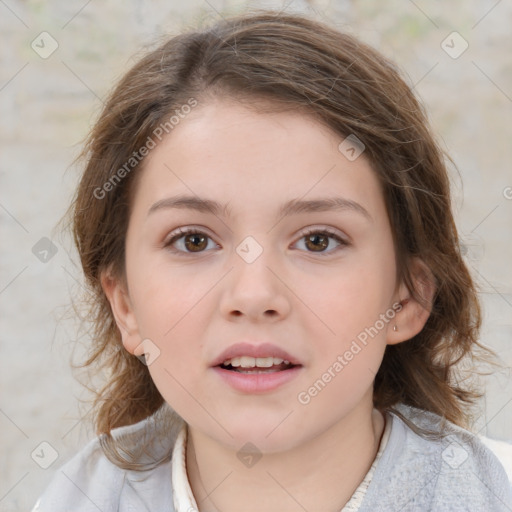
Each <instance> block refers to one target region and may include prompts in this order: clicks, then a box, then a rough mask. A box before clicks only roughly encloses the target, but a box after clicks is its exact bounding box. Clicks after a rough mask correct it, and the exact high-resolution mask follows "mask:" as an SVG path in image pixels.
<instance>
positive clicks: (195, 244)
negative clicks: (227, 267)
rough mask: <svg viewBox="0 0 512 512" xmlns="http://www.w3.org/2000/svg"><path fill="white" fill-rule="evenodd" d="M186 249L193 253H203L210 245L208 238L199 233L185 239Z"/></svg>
mask: <svg viewBox="0 0 512 512" xmlns="http://www.w3.org/2000/svg"><path fill="white" fill-rule="evenodd" d="M184 240H185V247H186V248H187V250H189V251H191V252H198V251H202V250H203V249H205V248H206V246H207V245H208V242H207V237H206V236H204V235H201V234H199V233H197V234H193V235H186V236H185V237H184Z"/></svg>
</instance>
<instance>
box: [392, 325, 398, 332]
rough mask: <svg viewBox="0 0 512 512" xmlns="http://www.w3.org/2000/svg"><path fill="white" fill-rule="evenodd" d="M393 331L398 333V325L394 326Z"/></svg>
mask: <svg viewBox="0 0 512 512" xmlns="http://www.w3.org/2000/svg"><path fill="white" fill-rule="evenodd" d="M393 331H395V332H396V331H398V327H397V326H396V324H395V325H393Z"/></svg>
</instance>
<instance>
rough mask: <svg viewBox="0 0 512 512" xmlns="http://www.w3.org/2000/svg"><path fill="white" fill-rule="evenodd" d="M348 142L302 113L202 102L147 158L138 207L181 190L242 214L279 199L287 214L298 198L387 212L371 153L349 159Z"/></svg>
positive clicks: (223, 102)
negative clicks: (337, 200)
mask: <svg viewBox="0 0 512 512" xmlns="http://www.w3.org/2000/svg"><path fill="white" fill-rule="evenodd" d="M344 139H345V137H343V136H340V135H339V134H336V133H335V132H333V131H332V130H330V129H328V128H327V127H326V126H324V125H323V124H321V123H320V122H319V121H317V120H316V119H314V118H313V117H312V116H307V115H304V114H301V113H296V112H283V111H282V110H281V111H276V112H272V111H271V110H270V109H269V108H268V107H267V108H265V110H264V111H262V112H258V111H255V110H254V109H252V108H251V109H249V108H247V107H245V106H243V105H241V104H239V103H235V102H230V101H221V100H217V101H213V102H210V103H207V104H205V105H199V106H198V107H196V108H195V109H194V110H193V111H192V112H191V113H190V114H189V115H187V116H186V117H184V118H183V119H181V120H180V122H179V124H178V125H176V126H175V127H174V129H173V130H172V131H171V132H170V134H169V135H167V136H166V137H165V138H164V139H163V140H162V142H161V143H159V144H158V145H157V146H156V148H155V149H153V150H152V151H151V153H150V154H149V155H148V157H147V158H146V161H145V164H144V169H143V171H142V173H141V176H140V180H138V182H139V183H138V186H137V189H138V190H137V193H136V202H137V203H141V202H142V203H144V204H145V206H146V207H148V205H149V203H151V205H153V204H154V203H155V202H157V201H163V200H165V199H166V198H167V197H168V196H169V195H175V194H176V193H179V194H181V195H183V194H186V195H188V196H194V195H196V196H200V197H201V198H210V199H212V200H216V201H217V202H218V203H219V204H220V203H222V204H223V205H224V206H225V210H224V213H234V214H236V213H237V210H238V209H244V210H247V209H251V208H259V207H262V208H265V209H268V207H269V204H270V203H271V202H272V201H274V202H276V203H277V202H278V203H280V204H279V205H278V207H279V208H280V209H281V210H282V203H284V202H286V201H288V202H289V201H290V200H292V199H296V198H303V199H314V198H315V197H319V196H322V197H325V196H338V195H343V197H344V198H346V199H347V200H349V201H350V200H353V201H357V202H358V203H360V202H361V201H362V202H364V203H365V204H366V205H367V206H368V208H367V209H368V210H371V209H377V210H382V208H383V206H384V204H383V198H382V192H381V189H380V185H379V182H378V179H377V176H376V175H375V173H374V171H373V169H372V167H371V165H370V163H369V161H368V160H367V159H366V158H365V155H364V153H363V154H362V155H361V156H359V157H358V158H356V159H355V160H350V159H348V158H347V157H346V155H345V154H344V153H343V152H342V151H340V149H339V146H340V143H342V142H343V141H344ZM227 203H229V206H227ZM372 203H375V204H372ZM151 205H150V206H149V207H151Z"/></svg>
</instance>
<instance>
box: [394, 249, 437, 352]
mask: <svg viewBox="0 0 512 512" xmlns="http://www.w3.org/2000/svg"><path fill="white" fill-rule="evenodd" d="M411 277H412V280H413V281H414V285H415V288H416V290H417V293H418V295H419V299H418V300H417V299H415V298H414V297H413V296H412V294H411V292H410V290H409V289H408V288H407V286H406V285H405V283H404V282H402V283H400V285H399V287H398V293H397V297H396V298H397V301H396V302H398V303H400V305H401V308H395V311H396V314H395V318H394V319H393V320H392V321H391V322H390V327H389V328H388V330H387V343H388V345H396V344H397V343H401V342H403V341H407V340H410V339H411V338H413V337H414V336H416V334H418V333H419V332H420V331H421V330H422V329H423V327H424V326H425V324H426V323H427V320H428V317H429V316H430V313H431V311H432V302H433V300H434V295H435V292H436V284H435V278H434V276H433V274H432V272H431V271H430V269H429V268H428V267H427V265H426V264H425V263H424V262H423V261H422V260H421V259H419V258H414V259H413V261H412V264H411Z"/></svg>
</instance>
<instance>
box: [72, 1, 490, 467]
mask: <svg viewBox="0 0 512 512" xmlns="http://www.w3.org/2000/svg"><path fill="white" fill-rule="evenodd" d="M224 97H229V98H231V99H233V98H236V99H238V100H240V101H244V102H245V103H247V104H248V105H250V106H251V108H255V109H259V110H264V109H265V108H271V109H273V110H274V111H275V110H277V109H282V110H283V111H287V110H293V111H297V110H298V111H300V112H303V113H304V115H308V116H312V117H314V118H315V119H316V120H318V121H319V122H321V123H323V125H325V126H327V127H329V128H330V129H331V130H333V131H334V132H335V133H338V134H339V135H340V137H346V136H348V135H351V134H354V135H356V136H357V138H358V139H360V140H361V141H362V142H363V143H364V145H365V154H366V155H367V157H368V158H369V160H370V162H371V165H372V168H373V170H374V172H375V173H376V175H377V176H378V179H379V180H380V183H381V185H382V189H383V193H384V199H385V203H386V207H387V211H388V214H389V218H390V222H391V226H392V231H393V237H394V244H395V251H396V255H397V269H398V274H399V278H400V279H403V280H404V282H405V283H406V285H407V286H408V288H409V291H410V292H411V293H412V294H413V296H414V297H415V298H417V299H418V300H420V301H421V300H422V298H421V297H420V296H419V293H418V292H417V290H416V288H415V284H414V281H413V279H412V262H413V259H414V258H415V257H419V258H421V260H422V261H423V262H424V263H425V264H426V266H427V267H428V269H429V270H430V272H431V274H432V276H433V278H434V280H435V285H436V293H435V297H434V299H433V302H432V305H431V306H432V309H431V314H430V317H429V319H428V321H427V323H426V325H425V326H424V328H423V329H422V331H421V332H420V333H419V334H417V335H416V336H415V337H413V338H412V339H410V340H408V341H407V342H404V343H400V344H397V345H392V346H387V348H386V350H385V354H384V358H383V361H382V365H381V367H380V369H379V371H378V373H377V375H376V378H375V383H374V405H375V407H376V408H378V409H380V410H382V411H384V410H387V409H392V408H393V407H394V406H395V405H397V404H399V403H403V404H406V405H410V406H414V407H417V408H419V409H422V410H424V411H430V412H433V413H436V414H438V415H440V416H442V417H443V418H445V419H447V420H450V421H452V422H453V423H456V424H459V425H462V426H466V425H467V424H468V422H469V420H470V417H471V416H470V413H469V411H470V407H471V406H472V404H474V403H475V401H476V399H477V398H478V397H479V396H480V395H479V394H478V393H477V392H476V391H475V390H474V389H472V388H470V386H467V385H463V384H464V382H462V380H461V376H460V374H459V372H458V370H457V367H458V363H459V362H460V361H462V360H466V359H467V358H469V361H470V362H476V361H478V357H477V350H476V349H477V348H480V349H483V350H486V349H485V348H484V347H483V346H482V345H480V344H479V342H478V339H477V338H478V333H479V328H480V324H481V313H480V306H479V302H478V298H477V294H476V290H475V286H474V283H473V282H472V279H471V277H470V274H469V272H468V269H467V267H466V265H465V263H464V261H463V259H462V256H461V252H460V247H459V240H458V234H457V229H456V226H455V223H454V219H453V215H452V211H451V199H450V184H449V178H448V172H447V168H446V155H444V153H443V151H442V150H441V149H440V147H439V146H438V144H437V143H436V141H435V138H434V137H433V134H432V131H431V129H430V127H429V123H428V121H427V117H426V114H425V111H424V109H423V107H422V106H421V104H420V103H419V102H418V100H417V99H416V98H415V96H414V94H413V92H412V90H411V88H410V87H409V86H408V85H407V83H406V81H405V80H404V79H403V78H402V77H401V74H400V72H399V70H398V69H397V68H396V66H395V65H394V64H393V63H391V62H390V61H388V60H387V59H386V58H384V57H383V56H382V55H381V54H379V53H378V52H377V51H376V50H374V49H373V48H371V47H369V46H367V45H366V44H363V43H362V42H361V41H359V40H358V39H356V38H354V37H352V36H350V35H347V34H345V33H342V32H340V31H338V30H337V29H334V28H331V27H330V26H328V25H326V24H324V23H319V22H317V21H313V20H311V19H308V18H306V17H303V16H299V15H289V14H283V13H277V12H268V11H263V12H256V13H251V14H244V15H239V16H235V17H231V18H229V19H226V20H223V21H220V22H219V23H216V24H215V25H212V26H210V27H207V28H204V29H200V30H195V31H190V32H186V33H183V34H181V35H177V36H175V37H172V38H170V39H168V40H167V41H165V42H164V43H163V44H161V45H160V46H159V47H158V48H156V49H154V50H151V51H150V52H149V53H147V54H146V55H145V56H144V57H143V58H141V60H140V61H139V62H138V63H136V64H135V65H134V66H133V67H132V68H131V69H130V70H129V71H128V72H127V73H126V74H125V75H124V77H123V78H122V79H121V80H120V81H119V83H118V84H117V85H116V86H115V88H114V89H113V91H112V92H111V94H110V96H109V98H108V100H107V101H106V103H105V106H104V108H103V111H102V112H101V114H100V116H99V119H98V121H97V122H96V124H95V126H94V127H93V129H92V131H91V133H90V135H89V138H88V140H87V143H86V145H85V147H84V150H83V153H82V158H83V159H84V161H85V169H84V171H83V174H82V177H81V181H80V184H79V187H78V189H77V192H76V196H75V198H74V201H73V204H72V206H71V212H72V216H73V233H74V240H75V243H76V246H77V249H78V253H79V255H80V260H81V264H82V267H83V271H84V274H85V278H86V282H87V284H88V287H89V290H90V292H91V293H92V296H93V299H92V300H91V301H90V303H89V306H90V308H89V309H88V311H87V317H88V319H89V320H90V321H91V322H92V329H93V332H92V345H91V352H90V357H89V358H88V359H87V361H85V363H84V365H85V366H88V365H94V366H96V367H98V368H100V369H102V370H107V371H108V375H109V378H108V379H107V381H106V384H105V386H104V387H103V388H102V389H100V390H99V391H98V392H97V397H96V400H95V425H96V430H97V432H98V433H99V434H103V436H101V439H102V443H103V446H104V449H105V452H106V454H107V456H108V457H109V458H110V459H111V460H112V461H113V462H115V463H116V464H118V465H120V466H122V467H134V466H133V465H132V463H131V462H130V460H128V459H127V457H123V456H122V455H121V453H120V450H118V445H117V444H116V443H117V441H116V440H115V439H114V437H112V435H111V430H112V429H114V428H116V427H120V426H124V425H130V424H133V423H136V422H138V421H140V420H143V419H145V418H147V417H149V416H151V415H153V414H154V413H155V412H157V411H159V410H160V411H161V410H162V409H165V408H162V406H163V405H164V400H163V398H162V396H161V395H160V393H159V391H158V390H157V388H156V386H155V385H154V383H153V381H152V379H151V377H150V374H149V371H148V369H147V367H146V366H145V365H144V364H142V363H141V362H140V361H139V359H138V358H137V357H134V356H133V355H131V354H129V353H128V352H127V351H126V350H124V349H123V346H122V343H121V336H120V332H119V331H118V328H117V326H116V323H115V320H114V317H113V314H112V310H111V308H110V304H109V302H108V300H107V298H106V296H105V294H104V292H103V289H102V287H101V283H100V278H101V275H102V273H103V272H106V271H111V272H113V273H114V275H116V276H118V277H121V278H122V277H123V276H124V261H125V235H126V231H127V226H128V220H129V216H130V203H131V199H132V197H133V193H134V190H135V188H136V184H137V180H136V177H137V175H140V172H141V170H142V168H143V166H144V159H143V158H141V159H140V161H138V160H137V161H136V162H135V161H132V162H131V164H130V167H126V162H130V161H131V160H130V159H131V158H133V157H134V154H135V153H137V155H138V154H139V153H138V152H139V150H140V148H141V147H143V146H144V145H145V144H147V142H148V138H151V137H153V136H154V132H155V130H156V129H157V128H158V127H159V126H161V125H162V123H164V124H165V123H166V122H168V120H169V116H171V115H173V113H174V112H176V111H180V109H182V108H183V106H184V105H187V104H190V100H191V98H192V99H194V101H197V102H199V104H201V103H204V102H207V101H208V100H209V99H211V98H224ZM171 136H172V135H171ZM132 164H133V165H132ZM123 166H124V169H125V172H122V171H121V169H123ZM120 175H122V176H121V177H122V179H119V178H120ZM106 183H110V185H109V186H107V188H108V193H107V192H106V188H105V187H106V186H105V184H106ZM465 384H467V383H465ZM174 414H175V413H174Z"/></svg>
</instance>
